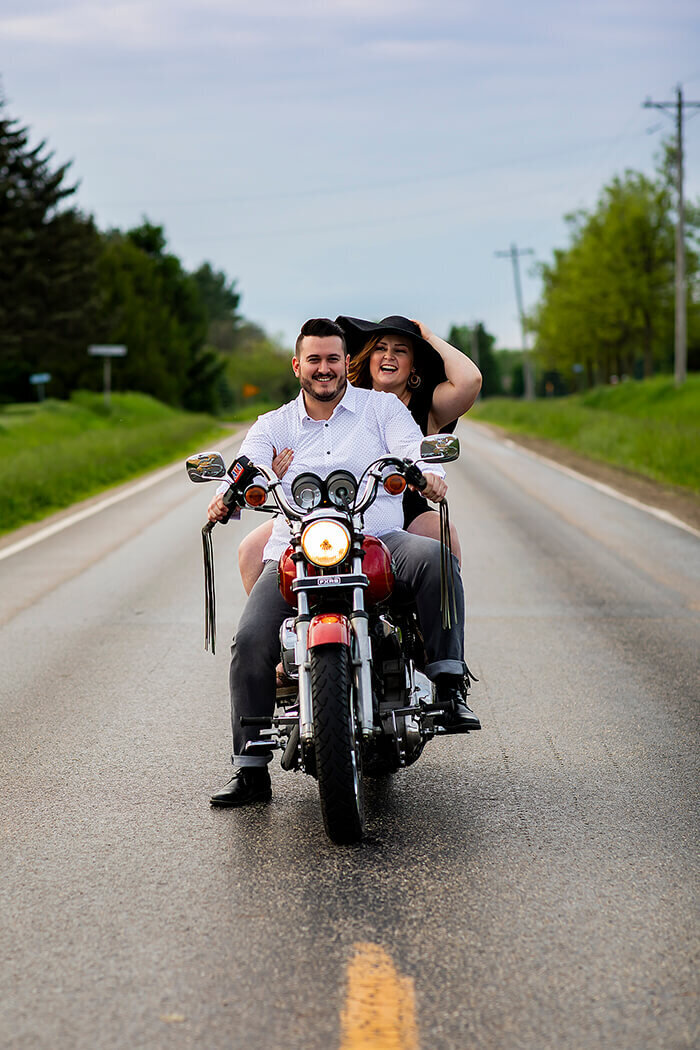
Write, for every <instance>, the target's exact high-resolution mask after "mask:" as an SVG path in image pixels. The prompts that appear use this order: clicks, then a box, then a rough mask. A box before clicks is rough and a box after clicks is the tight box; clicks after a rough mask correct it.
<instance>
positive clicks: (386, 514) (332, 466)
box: [219, 383, 444, 561]
mask: <svg viewBox="0 0 700 1050" xmlns="http://www.w3.org/2000/svg"><path fill="white" fill-rule="evenodd" d="M422 439H423V434H422V433H421V430H420V427H419V426H418V424H417V423H416V421H415V420H414V418H413V416H412V415H411V413H410V412H409V411H408V409H407V408H406V406H405V405H404V404H403V402H402V401H400V400H399V399H398V397H396V395H395V394H388V393H385V392H383V391H379V390H364V389H361V388H360V387H354V386H351V385H350V384H349V383H348V386H347V389H346V391H345V394H344V395H343V397H342V399H341V400H340V401H339V402H338V404H337V405H336V406H335V408H334V410H333V414H332V415H331V417H330V419H312V418H311V416H309V414H308V412H307V411H306V403H305V401H304V393H303V391H300V392H299V397H297V398H296V399H295V400H294V401H290V402H288V403H287V404H286V405H282V407H281V408H278V409H276V410H275V411H274V412H267V413H265V415H263V416H260V418H259V419H258V420H257V422H256V423H254V424H253V426H252V427H251V428H250V430H249V431H248V433H247V435H246V437H245V439H244V441H243V444H242V445H241V449H240V453H239V454H240V455H244V456H248V458H249V459H250V460H252V462H253V463H258V464H261V465H264V466H266V467H269V468H270V469H272V459H273V456H274V454H275V453H274V451H273V450H275V449H276V450H277V452H281V451H282V449H284V448H291V449H293V451H294V458H293V460H292V464H291V466H290V468H289V470H288V471H287V473H286V474H285V475H284V477H283V478H282V487H283V489H284V493H285V495H286V497H287V499H288V500H289V501H290V502H291V503H292V504H294V500H293V498H292V483H293V481H294V479H295V478H296V476H297V475H298V474H302V473H304V472H305V471H312V472H313V473H314V474H317V475H318V476H319V477H320V478H324V479H325V478H326V477H327V476H328V475H329V474H331V473H332V472H333V471H334V470H349V471H350V473H351V474H354V476H355V477H356V478H357V479H358V480H359V478H360V476H361V475H362V474H363V473H364V471H365V470H366V468H367V467H368V466H369V465H370V463H372V462H373V461H374V460H375V459H379V457H380V456H385V455H393V456H400V457H404V456H409V457H410V458H411V459H412V460H414V461H416V462H417V463H418V466H419V467H421V469H428V470H430V471H431V473H433V474H437V475H439V476H440V477H444V472H443V470H442V469H441V468H440V467H438V466H436V465H435V464H429V465H428V464H424V463H421V462H420V460H419V456H420V443H421V441H422ZM227 487H228V486H227V485H226V483H224V484H223V485H222V486H221V487H220V488H219V492H225V491H226V488H227ZM402 527H403V506H402V498H401V496H390V495H389V494H388V493H387V492H386V491H385V490H384V488H383V487H382V486H381V485H380V486H379V490H378V493H377V498H376V500H375V501H374V503H373V504H372V506H371V507H370V508H369V509H368V510H367V512H366V514H365V529H366V531H367V532H368V533H369V534H370V535H372V536H382V535H383V534H384V533H386V532H393V531H395V530H396V529H401V528H402ZM289 540H290V531H289V527H288V525H287V523H286V521H285V519H284V517H283V516H282V515H281V514H280V515H278V516H277V517H276V518H275V523H274V527H273V530H272V536H271V537H270V540H269V542H268V544H267V546H266V547H265V550H264V552H263V559H264V560H265V561H267V560H270V559H272V560H275V561H276V560H277V559H278V558H279V557H280V555H281V554H282V553H283V552H284V549H285V547H286V546H287V544H288V543H289Z"/></svg>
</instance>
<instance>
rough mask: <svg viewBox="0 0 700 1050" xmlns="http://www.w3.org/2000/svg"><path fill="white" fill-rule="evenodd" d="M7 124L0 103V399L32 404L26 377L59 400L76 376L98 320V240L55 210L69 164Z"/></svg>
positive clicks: (86, 222) (79, 218) (69, 213)
mask: <svg viewBox="0 0 700 1050" xmlns="http://www.w3.org/2000/svg"><path fill="white" fill-rule="evenodd" d="M29 139H30V133H29V129H28V128H26V127H22V126H20V124H19V122H18V121H16V120H13V119H11V118H10V117H8V116H7V114H6V110H5V103H4V101H3V100H2V99H0V398H1V399H3V400H26V399H27V398H29V397H32V396H33V393H32V390H31V387H30V385H29V382H28V380H29V376H30V374H31V373H32V372H37V371H41V372H44V371H48V372H50V373H51V375H52V382H51V386H50V392H51V393H52V394H54V395H56V396H65V394H66V393H68V391H69V390H70V389H71V388H72V386H73V385H74V382H75V379H76V377H77V376H78V375H79V373H80V372H81V369H82V368H83V365H84V359H85V356H86V353H87V346H88V343H89V342H90V339H91V335H92V332H93V330H94V327H95V324H96V321H97V317H98V299H97V262H98V258H99V251H100V239H99V234H98V231H97V230H96V228H95V226H94V224H93V222H92V220H91V219H89V218H86V217H85V216H84V215H82V214H81V213H80V212H79V211H78V210H76V209H71V208H63V207H62V205H63V204H64V202H65V201H66V199H67V198H69V197H70V196H71V195H72V194H74V193H75V190H76V186H75V185H68V184H67V183H66V177H67V173H68V169H69V167H70V164H63V165H61V166H58V167H55V166H54V165H53V163H52V161H53V154H52V153H49V152H47V150H46V143H45V141H41V142H39V144H38V145H36V146H31V145H30V141H29Z"/></svg>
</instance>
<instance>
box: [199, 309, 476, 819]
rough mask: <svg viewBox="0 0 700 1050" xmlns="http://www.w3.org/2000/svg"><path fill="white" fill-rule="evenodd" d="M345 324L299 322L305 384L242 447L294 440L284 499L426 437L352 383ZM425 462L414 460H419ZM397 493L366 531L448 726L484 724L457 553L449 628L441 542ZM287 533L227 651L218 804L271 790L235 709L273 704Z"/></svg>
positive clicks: (269, 550)
mask: <svg viewBox="0 0 700 1050" xmlns="http://www.w3.org/2000/svg"><path fill="white" fill-rule="evenodd" d="M348 361H349V357H348V355H347V353H346V348H345V339H344V336H343V331H342V329H341V328H340V327H339V326H338V325H336V324H334V322H333V321H330V320H328V319H327V318H314V319H312V320H310V321H307V322H306V323H305V324H304V325H303V326H302V329H301V332H300V334H299V337H298V339H297V342H296V348H295V355H294V358H293V360H292V367H293V369H294V374H295V375H296V377H297V378H298V380H299V385H300V387H301V391H300V393H299V397H298V398H296V399H295V400H294V401H291V402H289V403H288V404H286V405H283V406H282V407H281V408H278V409H277V410H276V411H274V412H268V413H267V414H266V415H264V416H261V417H260V419H259V420H258V421H257V423H255V424H254V425H253V426H252V427H251V429H250V431H249V432H248V435H247V436H246V438H245V440H244V442H243V444H242V445H241V450H240V451H241V454H242V455H246V456H248V457H249V459H251V460H252V462H253V463H258V464H261V465H262V464H264V465H265V466H268V467H270V466H271V464H272V458H273V455H274V450H275V449H276V448H293V449H294V462H293V464H292V467H291V468H290V469H289V470H288V471H287V473H286V474H285V476H284V478H283V479H282V484H283V486H284V489H285V492H286V494H287V497H288V498H290V499H291V485H292V482H293V481H294V478H295V477H296V475H297V474H300V473H302V472H304V471H313V472H314V473H316V474H318V475H319V476H321V477H326V476H327V475H328V474H330V473H331V471H333V470H337V469H346V470H349V471H351V472H352V473H353V474H354V475H355V476H356V477H359V476H360V475H361V474H362V472H363V471H364V469H365V468H366V467H367V466H369V464H370V463H371V462H372V461H373V460H375V459H378V458H379V457H380V456H382V455H387V454H393V455H398V456H410V457H411V458H412V459H414V460H417V459H418V456H419V450H420V443H421V440H422V436H423V435H422V434H421V431H420V428H419V427H418V425H417V424H416V423H415V421H414V420H413V417H412V416H411V414H410V412H409V411H408V409H407V408H406V407H405V405H403V404H402V403H401V402H400V401H399V400H398V398H396V397H394V395H393V394H387V393H382V392H379V391H376V390H361V389H357V388H355V387H352V386H349V385H348V381H347V366H348ZM419 465H420V464H419ZM442 474H443V472H442V470H441V469H440V468H437V469H435V468H434V467H431V468H430V472H427V471H426V472H425V476H426V479H427V482H428V484H427V487H426V488H425V489H424V494H425V495H426V496H427V498H428V499H430V500H433V501H435V502H439V501H440V500H441V499H443V498H444V497H445V494H446V492H447V485H446V484H445V481H444V477H443V476H442ZM226 487H227V486H226V484H224V485H223V486H222V487H221V488H220V489H219V491H218V492H217V495H216V496H215V497H214V499H213V500H212V501H211V503H210V505H209V511H208V514H209V519H210V520H211V521H220V520H221V519H222V518H223V517H225V515H226V513H227V511H226V506H225V504H224V502H223V499H222V492H225V491H226ZM402 522H403V511H402V501H401V499H400V498H397V497H392V496H389V495H388V493H386V492H384V490H383V489H382V488H381V487H380V489H379V495H378V496H377V499H376V500H375V502H374V503H373V505H372V506H371V507H370V508H369V510H368V511H367V513H366V515H365V528H366V531H367V533H369V534H371V535H374V536H381V538H382V540H383V541H384V543H385V544H386V545H387V547H388V548H389V550H390V551H391V554H392V560H393V563H394V569H395V574H396V577H397V579H398V580H399V581H401V582H404V583H405V584H406V585H407V586H408V587H409V588H410V589H411V591H412V593H413V594H414V596H415V599H416V604H417V607H418V616H419V619H420V622H421V628H422V630H423V635H424V642H425V649H426V654H427V657H428V665H427V667H426V674H427V676H428V677H429V678H430V679H432V680H433V681H435V683H436V685H437V690H438V698H439V701H440V702H441V703H445V704H448V705H449V706H450V710H451V713H450V715H449V716H446V728H447V729H448V731H452V732H464V731H466V730H471V729H480V728H481V725H480V723H479V719H478V718H477V716H476V715H475V714H474V712H473V711H471V710H470V708H469V707H468V706H467V703H466V690H465V679H464V676H465V672H466V665H465V663H464V652H463V646H464V593H463V590H462V585H461V579H460V577H459V568H458V566H457V564H456V559H455V577H456V596H455V597H456V604H457V616H456V621H455V626H454V627H453V629H452V630H450V631H446V630H443V629H442V627H441V625H440V546H439V544H438V543H437V542H436V541H435V540H432V539H426V538H425V537H423V536H413V535H409V534H408V533H406V532H404V531H403V529H402V527H401V526H402ZM288 542H289V529H288V527H287V524H286V522H285V520H284V518H283V517H282V516H281V515H280V516H278V517H277V518H276V520H275V525H274V528H273V531H272V536H271V537H270V540H269V542H268V544H267V546H266V547H265V551H264V554H263V558H264V561H265V567H264V569H263V572H262V575H261V576H260V577H259V579H258V580H257V582H256V584H255V586H254V587H253V590H252V591H251V593H250V596H249V598H248V601H247V602H246V604H245V607H244V609H243V613H242V615H241V619H240V621H239V624H238V629H237V631H236V635H235V637H234V640H233V645H232V648H231V670H230V676H229V684H230V689H231V722H232V728H233V765H234V774H233V777H232V778H231V780H230V781H229V782H228V784H226V786H225V787H223V788H222V789H221V791H219V792H217V793H216V794H215V795H212V797H211V800H210V801H211V804H212V805H213V806H244V805H247V804H248V803H251V802H260V801H267V800H268V799H269V798H270V797H271V794H272V792H271V787H270V775H269V773H268V771H267V763H268V761H269V758H266V757H264V756H261V755H252V754H246V751H245V747H246V743H247V742H248V740H252V739H255V738H256V737H257V730H256V729H254V728H250V727H245V728H244V727H242V726H241V725H240V719H241V716H245V717H251V716H270V715H271V714H272V712H273V710H274V700H275V667H276V664H277V660H278V658H279V642H278V638H279V628H280V625H281V623H282V621H283V620H284V619H285V617H286V616H288V615H289V606H288V605H287V603H286V602H285V600H284V598H283V597H282V595H281V594H280V591H279V587H278V584H277V562H278V559H279V556H280V555H281V554H282V552H283V551H284V549H285V547H286V546H287V543H288Z"/></svg>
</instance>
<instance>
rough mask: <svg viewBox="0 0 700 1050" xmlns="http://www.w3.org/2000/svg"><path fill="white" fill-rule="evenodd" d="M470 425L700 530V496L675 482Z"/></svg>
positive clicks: (497, 429)
mask: <svg viewBox="0 0 700 1050" xmlns="http://www.w3.org/2000/svg"><path fill="white" fill-rule="evenodd" d="M465 422H468V424H469V426H473V427H478V428H481V429H483V430H485V431H486V432H487V433H489V434H490V435H491V436H492V437H495V438H496V439H497V440H500V441H512V442H514V443H515V444H516V445H520V446H522V447H523V448H525V449H529V450H530V451H531V452H536V453H537V454H538V455H540V456H544V457H546V458H547V459H551V460H554V462H555V463H560V464H561V465H562V466H564V467H568V468H569V469H570V470H575V471H577V472H578V473H579V474H584V475H585V476H586V477H589V478H591V479H592V480H593V481H598V482H601V483H602V484H604V485H609V486H610V488H613V489H616V490H617V491H618V492H621V493H622V494H623V495H625V496H630V497H631V498H632V499H636V500H638V501H639V502H640V503H645V504H647V505H648V506H650V507H656V508H657V509H658V510H663V511H666V512H667V513H669V514H673V515H674V516H675V517H676V518H679V519H680V520H681V521H683V522H685V523H686V525H690V526H692V527H693V528H695V529H700V496H698V495H696V494H695V493H693V492H690V491H688V490H686V489H681V488H678V487H677V486H675V485H665V484H662V483H661V482H658V481H652V480H651V479H650V478H644V477H642V476H641V475H640V474H635V473H633V472H632V471H628V470H623V469H622V468H621V467H612V466H609V465H608V464H607V463H598V462H596V461H595V460H592V459H588V458H587V457H586V456H581V455H579V454H578V453H577V452H572V451H571V449H568V448H564V447H563V446H562V445H557V444H555V442H553V441H547V440H546V439H544V438H536V437H529V436H527V435H524V434H516V433H513V432H511V431H508V430H506V429H504V428H502V427H499V426H496V425H495V424H493V423H482V422H478V423H477V422H475V421H473V420H465Z"/></svg>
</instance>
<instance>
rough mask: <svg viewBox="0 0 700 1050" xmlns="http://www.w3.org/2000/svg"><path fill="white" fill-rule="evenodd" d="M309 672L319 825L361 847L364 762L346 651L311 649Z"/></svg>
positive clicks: (326, 647) (333, 836)
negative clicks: (319, 804)
mask: <svg viewBox="0 0 700 1050" xmlns="http://www.w3.org/2000/svg"><path fill="white" fill-rule="evenodd" d="M310 672H311V695H312V705H313V713H314V744H315V752H316V773H317V776H318V789H319V794H320V796H321V812H322V813H323V823H324V825H325V828H326V832H327V834H328V837H329V838H330V839H332V840H333V842H337V843H339V844H344V843H349V842H359V841H360V839H361V838H362V832H363V828H364V806H363V792H362V758H361V750H360V738H359V735H358V730H357V723H356V719H355V710H354V705H353V698H352V678H351V672H352V669H351V663H350V651H349V649H348V647H347V646H346V645H321V646H318V647H316V648H313V649H311V651H310Z"/></svg>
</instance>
